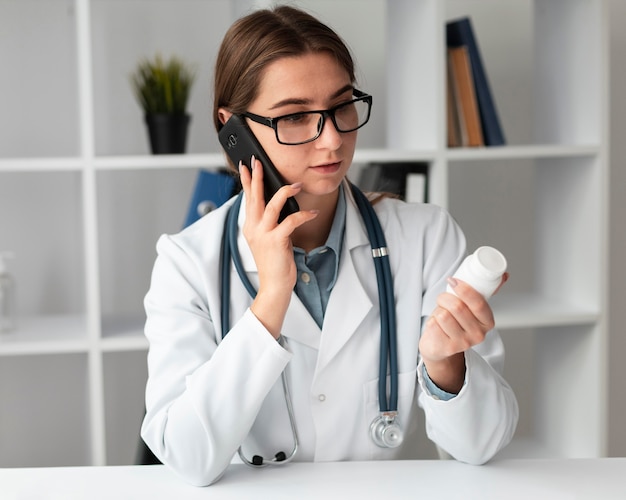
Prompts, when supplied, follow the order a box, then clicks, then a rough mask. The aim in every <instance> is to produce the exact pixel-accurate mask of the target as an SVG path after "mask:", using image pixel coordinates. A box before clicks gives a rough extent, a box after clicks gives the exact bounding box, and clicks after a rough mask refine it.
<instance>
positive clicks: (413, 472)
mask: <svg viewBox="0 0 626 500" xmlns="http://www.w3.org/2000/svg"><path fill="white" fill-rule="evenodd" d="M0 497H1V498H2V499H14V498H15V499H35V498H36V499H40V498H44V499H64V500H65V499H81V500H82V499H89V500H97V499H107V500H108V499H112V498H115V499H116V500H117V499H136V498H149V499H151V500H157V499H168V500H169V499H177V500H178V499H189V498H191V499H195V498H203V499H207V498H219V499H220V500H224V499H226V500H227V499H237V500H240V499H247V498H253V499H255V500H264V499H271V500H279V499H289V500H296V499H297V500H306V499H313V498H315V499H319V498H325V499H330V500H332V499H351V498H358V499H363V500H364V499H377V500H380V499H382V498H389V499H405V498H426V499H458V498H463V499H480V500H487V499H496V498H497V499H502V498H506V499H518V498H519V499H524V500H528V499H549V500H558V499H592V500H596V499H602V500H608V499H620V500H623V499H626V458H605V459H575V460H495V461H493V462H491V463H489V464H487V465H483V466H472V465H466V464H462V463H459V462H455V461H452V460H450V461H448V460H444V461H429V460H420V461H390V462H338V463H292V464H288V465H285V466H283V467H273V468H270V467H267V468H264V469H260V470H252V469H250V468H249V467H247V466H245V465H231V466H230V468H229V469H228V470H227V471H226V473H225V474H224V476H223V477H222V479H221V480H220V481H219V482H217V483H216V484H214V485H212V486H209V487H208V488H196V487H193V486H189V485H187V484H185V483H184V482H182V481H181V480H180V479H179V478H178V477H176V476H175V475H174V474H173V473H172V472H170V471H169V470H167V469H166V468H164V467H163V466H161V465H151V466H150V465H149V466H128V467H60V468H32V469H0Z"/></svg>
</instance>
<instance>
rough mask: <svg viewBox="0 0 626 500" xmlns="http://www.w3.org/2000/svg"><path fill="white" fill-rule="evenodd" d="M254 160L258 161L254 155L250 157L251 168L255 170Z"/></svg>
mask: <svg viewBox="0 0 626 500" xmlns="http://www.w3.org/2000/svg"><path fill="white" fill-rule="evenodd" d="M254 160H256V158H255V157H254V155H252V156H251V157H250V168H254Z"/></svg>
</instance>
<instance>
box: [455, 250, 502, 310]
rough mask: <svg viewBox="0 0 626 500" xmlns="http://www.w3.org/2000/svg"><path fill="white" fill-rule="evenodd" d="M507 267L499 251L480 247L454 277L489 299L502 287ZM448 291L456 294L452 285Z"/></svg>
mask: <svg viewBox="0 0 626 500" xmlns="http://www.w3.org/2000/svg"><path fill="white" fill-rule="evenodd" d="M506 266H507V262H506V259H505V258H504V255H502V253H500V252H499V251H498V250H496V249H495V248H492V247H487V246H484V247H479V248H477V249H476V251H475V252H474V253H473V254H471V255H468V256H467V257H466V258H465V260H464V261H463V262H462V263H461V266H460V267H459V269H458V270H457V272H456V273H454V277H455V278H458V279H460V280H461V281H464V282H465V283H467V284H468V285H470V286H471V287H472V288H474V289H475V290H477V291H478V292H480V294H481V295H482V296H483V297H485V298H486V299H489V297H491V296H492V295H493V292H495V291H496V289H497V288H498V286H499V285H500V282H501V280H502V275H503V274H504V272H505V271H506ZM447 291H448V292H450V293H454V291H453V289H452V287H450V285H448V290H447Z"/></svg>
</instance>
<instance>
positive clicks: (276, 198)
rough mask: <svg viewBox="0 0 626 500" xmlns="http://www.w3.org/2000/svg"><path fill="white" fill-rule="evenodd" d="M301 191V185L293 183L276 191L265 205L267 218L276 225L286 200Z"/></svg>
mask: <svg viewBox="0 0 626 500" xmlns="http://www.w3.org/2000/svg"><path fill="white" fill-rule="evenodd" d="M301 190H302V183H301V182H295V183H293V184H287V185H285V186H282V187H281V188H280V189H279V190H278V191H276V192H275V193H274V195H273V196H272V198H271V199H270V200H269V201H268V203H267V205H266V209H265V210H266V212H267V216H268V218H269V219H270V220H271V221H272V222H273V223H274V224H276V223H277V221H278V218H279V216H280V212H281V211H282V209H283V207H284V206H285V203H286V202H287V198H290V197H292V196H295V195H296V194H298V193H299V192H300V191H301Z"/></svg>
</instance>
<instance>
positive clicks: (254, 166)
mask: <svg viewBox="0 0 626 500" xmlns="http://www.w3.org/2000/svg"><path fill="white" fill-rule="evenodd" d="M250 168H251V170H252V182H251V186H250V203H251V204H252V205H253V206H254V207H256V208H257V209H258V210H261V209H262V210H264V209H265V195H264V194H263V165H262V164H261V162H260V161H259V160H257V159H256V158H255V157H254V155H252V158H250Z"/></svg>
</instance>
